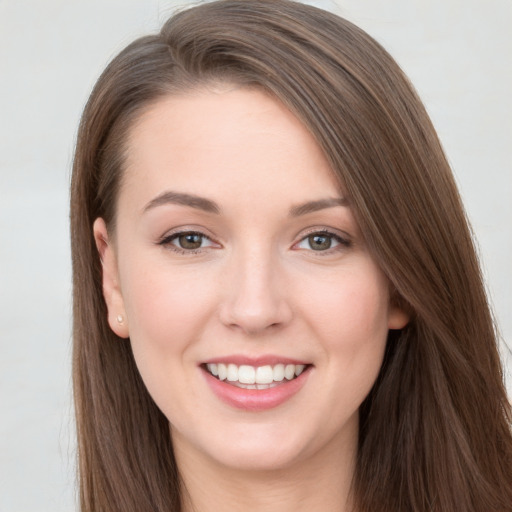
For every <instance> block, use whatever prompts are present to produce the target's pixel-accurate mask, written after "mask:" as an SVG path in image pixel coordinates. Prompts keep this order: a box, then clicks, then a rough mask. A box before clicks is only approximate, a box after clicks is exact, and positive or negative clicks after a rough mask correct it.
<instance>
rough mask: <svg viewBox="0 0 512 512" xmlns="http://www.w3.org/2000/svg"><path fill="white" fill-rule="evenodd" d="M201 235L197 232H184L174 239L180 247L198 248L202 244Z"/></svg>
mask: <svg viewBox="0 0 512 512" xmlns="http://www.w3.org/2000/svg"><path fill="white" fill-rule="evenodd" d="M203 238H204V237H203V235H200V234H199V233H184V234H182V235H179V236H178V237H177V238H176V239H175V240H176V242H177V244H176V245H178V246H179V247H180V248H181V249H189V250H194V249H199V248H200V247H201V246H202V244H203Z"/></svg>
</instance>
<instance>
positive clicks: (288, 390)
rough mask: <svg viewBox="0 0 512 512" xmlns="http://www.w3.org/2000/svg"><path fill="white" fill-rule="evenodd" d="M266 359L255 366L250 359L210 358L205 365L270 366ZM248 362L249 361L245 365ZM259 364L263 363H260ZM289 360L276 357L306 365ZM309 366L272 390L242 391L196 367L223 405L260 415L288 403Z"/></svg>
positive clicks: (304, 378)
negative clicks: (220, 363) (218, 363)
mask: <svg viewBox="0 0 512 512" xmlns="http://www.w3.org/2000/svg"><path fill="white" fill-rule="evenodd" d="M269 360H273V359H268V358H262V359H258V363H255V362H254V361H255V360H254V359H251V358H242V359H240V358H238V357H235V356H233V358H224V359H222V358H220V359H212V360H209V361H208V363H216V362H224V363H230V364H239V365H240V364H250V365H252V366H263V365H264V364H274V363H270V362H268V361H269ZM247 361H250V362H247ZM262 361H263V363H262ZM288 361H291V360H285V359H281V358H279V360H278V362H277V363H275V364H279V363H285V362H287V364H307V363H293V362H288ZM312 367H313V366H312V365H311V364H308V365H307V367H306V369H305V370H304V371H303V372H302V373H301V374H300V375H299V376H298V377H296V378H295V379H293V380H289V381H283V382H282V383H280V384H278V385H277V386H275V387H272V388H268V389H244V388H238V387H236V386H233V385H232V384H229V383H228V382H226V381H221V380H219V379H217V378H216V377H214V376H213V375H212V374H211V373H210V372H208V371H207V370H206V368H204V367H202V366H201V367H200V369H201V371H202V373H203V375H204V378H205V380H206V382H207V384H208V386H209V387H210V389H211V390H212V391H213V393H214V394H215V395H216V396H217V398H219V399H220V400H221V401H223V402H224V403H226V404H228V405H230V406H231V407H234V408H236V409H240V410H244V411H251V412H261V411H266V410H269V409H273V408H274V407H278V406H279V405H281V404H284V403H285V402H287V401H288V400H290V399H291V398H292V397H293V396H294V395H295V394H296V393H298V392H299V391H300V390H301V389H302V387H303V386H304V384H305V383H306V381H307V379H308V377H309V374H310V373H311V369H312Z"/></svg>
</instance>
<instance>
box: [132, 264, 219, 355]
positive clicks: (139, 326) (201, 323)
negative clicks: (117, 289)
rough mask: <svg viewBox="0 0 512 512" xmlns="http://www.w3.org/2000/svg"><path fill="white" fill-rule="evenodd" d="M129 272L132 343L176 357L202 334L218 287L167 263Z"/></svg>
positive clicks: (133, 267)
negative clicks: (145, 269) (171, 267)
mask: <svg viewBox="0 0 512 512" xmlns="http://www.w3.org/2000/svg"><path fill="white" fill-rule="evenodd" d="M136 268H137V267H136V266H133V265H132V266H131V268H130V269H128V270H129V271H128V272H127V275H126V277H127V279H126V280H125V282H126V283H127V286H126V287H124V288H123V297H124V299H125V307H126V310H127V315H128V321H129V331H130V338H131V340H132V344H133V345H134V346H137V345H140V346H141V349H143V350H148V351H153V352H155V356H157V357H162V358H168V357H173V356H175V355H176V353H178V352H180V351H185V350H186V348H187V347H188V345H189V344H190V343H192V341H193V340H197V339H198V338H200V337H201V332H202V330H204V329H205V327H206V325H207V324H208V321H209V319H210V318H211V316H212V314H213V308H212V305H214V304H215V300H214V294H215V289H214V287H213V284H212V283H211V280H210V283H209V281H208V280H205V279H201V276H199V275H197V272H196V273H190V272H187V271H186V270H182V271H180V269H178V270H176V269H173V270H172V271H171V270H170V269H169V268H168V267H167V266H166V265H163V266H162V265H160V266H158V265H156V264H148V268H150V269H151V270H149V271H145V272H136V271H135V272H134V271H133V270H134V269H136Z"/></svg>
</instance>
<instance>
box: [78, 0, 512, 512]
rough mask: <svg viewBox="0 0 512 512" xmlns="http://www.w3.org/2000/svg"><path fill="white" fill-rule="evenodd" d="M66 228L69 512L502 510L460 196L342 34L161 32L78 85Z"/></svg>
mask: <svg viewBox="0 0 512 512" xmlns="http://www.w3.org/2000/svg"><path fill="white" fill-rule="evenodd" d="M71 208H72V212H71V226H72V227H71V230H72V246H73V271H74V343H75V345H74V347H75V348H74V386H75V397H76V411H77V428H78V439H79V463H80V489H81V506H82V510H84V511H95V512H97V511H116V510H119V511H129V510H133V511H143V510H147V511H155V510H159V511H160V510H161V511H164V510H165V511H170V510H173V511H179V510H180V511H191V510H197V511H202V510H212V509H214V510H220V511H221V510H228V509H229V510H233V509H236V510H265V511H268V510H277V509H279V510H292V509H293V510H306V508H307V509H308V510H309V509H314V510H317V511H323V510H329V511H333V510H340V511H349V510H350V511H357V512H366V511H368V512H379V511H382V512H384V511H386V512H387V511H399V510H403V511H406V510H407V511H409V510H413V511H415V512H420V511H421V512H423V511H425V512H426V511H442V512H446V511H455V510H457V511H472V512H476V511H478V512H480V511H484V510H485V511H505V510H512V437H511V431H510V405H509V403H508V402H507V398H506V393H505V390H504V386H503V381H502V376H501V368H500V362H499V357H498V352H497V348H496V335H495V331H494V326H493V322H492V319H491V315H490V313H489V308H488V306H487V302H486V297H485V293H484V289H483V285H482V279H481V276H480V272H479V268H478V263H477V259H476V256H475V251H474V248H473V245H472V241H471V236H470V232H469V229H468V225H467V221H466V218H465V215H464V211H463V208H462V205H461V202H460V198H459V196H458V193H457V190H456V187H455V184H454V181H453V178H452V175H451V172H450V169H449V166H448V164H447V161H446V158H445V157H444V155H443V152H442V149H441V147H440V144H439V142H438V139H437V136H436V134H435V131H434V129H433V127H432V125H431V123H430V120H429V118H428V116H427V114H426V113H425V110H424V108H423V107H422V105H421V103H420V101H419V100H418V98H417V97H416V95H415V93H414V91H413V89H412V87H411V86H410V84H409V83H408V81H407V79H406V78H405V77H404V75H403V74H402V72H401V71H400V69H399V68H398V66H397V64H396V63H395V62H394V61H393V60H392V58H391V57H390V56H389V55H388V54H387V53H386V52H385V51H384V50H383V49H382V48H381V47H380V46H379V45H378V44H377V43H376V42H375V41H374V40H373V39H371V38H370V37H369V36H368V35H366V34H365V33H364V32H362V31H361V30H360V29H358V28H356V27H354V26H353V25H351V24H350V23H348V22H347V21H345V20H343V19H341V18H339V17H336V16H334V15H332V14H329V13H326V12H324V11H321V10H319V9H316V8H313V7H309V6H305V5H302V4H298V3H294V2H290V1H287V0H277V1H268V0H260V1H250V2H248V1H234V0H225V1H220V2H213V3H209V4H203V5H201V6H199V7H195V8H193V9H189V10H187V11H184V12H182V13H180V14H178V15H176V16H174V17H173V18H171V19H170V20H169V21H168V22H167V23H166V24H165V26H164V27H163V29H162V31H161V32H160V34H158V35H155V36H148V37H145V38H142V39H139V40H137V41H135V42H134V43H133V44H131V45H130V46H128V47H127V48H126V49H125V50H124V51H122V52H121V53H120V54H119V55H118V56H117V57H116V58H115V59H114V60H113V61H112V63H111V64H110V65H109V66H108V68H107V69H106V71H105V72H104V73H103V75H102V76H101V77H100V79H99V81H98V83H97V85H96V87H95V89H94V91H93V93H92V95H91V98H90V100H89V103H88V105H87V107H86V109H85V112H84V115H83V119H82V123H81V127H80V131H79V136H78V143H77V149H76V157H75V163H74V169H73V182H72V197H71Z"/></svg>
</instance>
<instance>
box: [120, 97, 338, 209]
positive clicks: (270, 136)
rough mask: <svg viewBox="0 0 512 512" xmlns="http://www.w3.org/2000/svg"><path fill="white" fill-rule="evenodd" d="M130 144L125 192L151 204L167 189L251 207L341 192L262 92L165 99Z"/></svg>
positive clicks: (284, 113) (296, 125)
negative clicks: (276, 197) (275, 198)
mask: <svg viewBox="0 0 512 512" xmlns="http://www.w3.org/2000/svg"><path fill="white" fill-rule="evenodd" d="M127 141H128V144H127V158H126V168H125V176H124V180H123V182H124V186H123V188H124V189H126V192H127V193H128V192H130V194H131V195H134V194H135V195H136V196H137V197H132V201H135V200H136V201H137V202H139V200H140V201H142V200H144V199H145V200H147V201H148V200H150V199H151V197H153V196H155V195H157V194H159V193H161V192H162V191H164V190H165V189H172V190H177V191H179V192H185V193H194V194H201V195H207V196H214V198H216V197H219V198H222V197H223V196H226V195H228V194H236V195H239V196H240V195H242V196H244V197H245V198H246V200H247V201H248V200H250V199H251V197H253V196H254V200H259V201H261V199H262V194H263V195H264V196H265V194H266V196H267V198H269V197H270V196H271V195H273V193H275V192H276V191H277V193H278V194H280V195H281V197H282V198H283V199H285V198H286V197H288V198H289V199H290V200H291V201H292V202H293V201H294V200H296V201H302V200H303V199H304V197H303V196H304V193H307V194H309V195H311V196H318V195H320V196H322V197H324V196H326V195H338V194H339V189H340V187H339V184H338V182H337V180H336V179H335V177H334V174H333V173H332V170H331V168H330V166H329V164H328V162H327V160H326V158H325V156H324V154H323V153H322V151H321V149H320V147H319V146H318V144H317V143H316V141H315V140H314V138H313V137H312V136H311V134H310V133H309V131H308V130H307V129H306V128H305V126H304V125H303V124H302V123H301V122H300V121H299V120H298V119H297V118H296V117H295V116H294V115H293V114H292V113H291V112H290V111H289V110H288V109H286V108H285V107H284V106H283V105H282V104H281V103H279V102H278V101H276V100H275V99H273V98H272V97H270V96H269V95H267V94H265V93H264V92H261V91H259V90H254V89H240V88H233V89H227V88H226V89H223V90H217V91H200V92H194V93H191V94H188V95H179V96H175V95H173V96H168V97H165V98H164V99H162V100H159V101H158V102H157V103H155V104H153V105H152V106H151V107H150V108H149V109H148V110H147V111H146V112H144V113H143V114H142V115H141V116H140V118H139V119H138V120H137V122H136V123H134V125H133V127H132V129H131V130H130V132H129V137H128V139H127ZM294 194H295V195H298V196H300V197H296V198H295V197H293V196H294ZM121 195H123V192H122V193H121Z"/></svg>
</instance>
